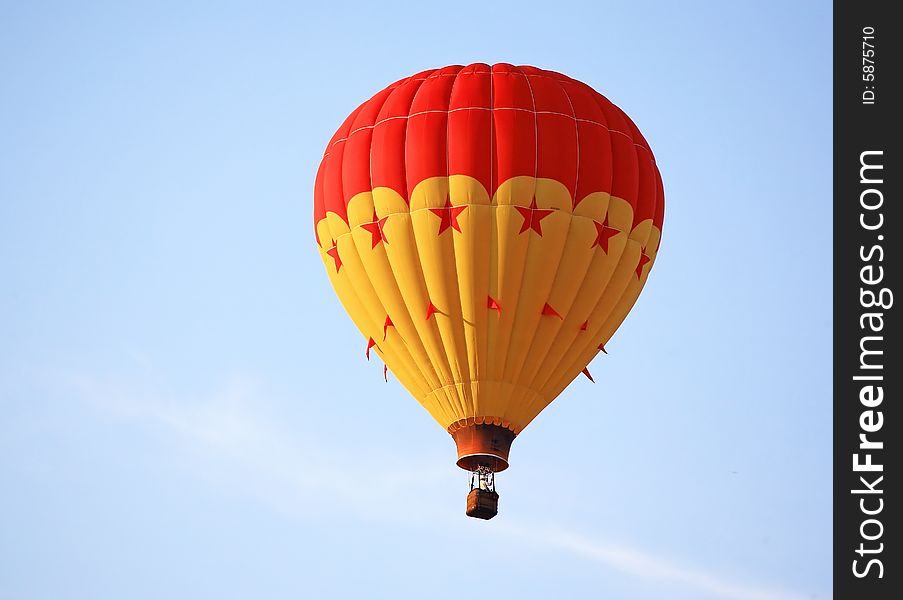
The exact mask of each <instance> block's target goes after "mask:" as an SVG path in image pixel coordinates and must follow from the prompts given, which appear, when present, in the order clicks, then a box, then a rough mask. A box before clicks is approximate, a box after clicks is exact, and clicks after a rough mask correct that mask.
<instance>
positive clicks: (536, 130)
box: [499, 67, 539, 420]
mask: <svg viewBox="0 0 903 600" xmlns="http://www.w3.org/2000/svg"><path fill="white" fill-rule="evenodd" d="M514 69H515V70H516V71H517V73H519V74H520V75H521V76H522V77H523V78H524V81H525V82H526V84H527V89H529V90H530V101H531V103H532V104H533V191H532V193H531V194H530V197H531V199H533V198H536V178H537V176H538V175H539V119H538V118H537V116H536V95H535V94H534V93H533V86H532V84H531V83H530V77H529V75H527V73H526V72H524V71H523V70H522V69H521V67H514ZM531 205H532V200H531ZM527 236H528V237H527V249H526V251H525V254H524V256H529V255H530V246H531V245H532V244H533V232H532V231H528V232H527ZM523 271H524V270H523V269H521V273H520V278H519V281H518V291H517V304H516V305H515V306H514V315H513V316H512V321H511V328H510V329H511V330H510V332H509V334H508V339H507V340H506V345H505V348H504V355H505V360H504V361H503V362H502V369H501V371H500V373H499V376H500V377H502V378H504V376H505V372H506V371H507V370H508V361H509V359H510V355H511V353H510V348H511V338H512V336H513V334H514V324H515V323H516V321H517V315H518V313H519V312H520V303H521V299H522V298H523V291H524V289H523V287H524V272H523ZM509 303H510V302H509ZM512 395H513V391H511V392H510V393H508V395H507V397H506V398H505V401H504V404H503V405H501V406H503V407H504V408H503V410H502V411H501V413H502V414H501V416H502V417H504V418H507V419H509V420H510V419H511V412H510V410H511V402H512Z"/></svg>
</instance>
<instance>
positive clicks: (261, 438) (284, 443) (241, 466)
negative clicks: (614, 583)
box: [76, 378, 807, 600]
mask: <svg viewBox="0 0 903 600" xmlns="http://www.w3.org/2000/svg"><path fill="white" fill-rule="evenodd" d="M76 385H77V388H78V390H79V392H80V394H81V395H82V397H83V398H84V399H85V400H87V401H89V402H90V403H91V404H92V405H94V406H95V407H97V408H100V409H102V410H103V411H104V412H105V413H106V414H108V415H112V416H114V417H117V418H121V419H125V420H129V421H137V422H140V423H141V424H142V425H144V426H147V427H151V428H155V429H160V428H163V429H164V430H166V431H167V432H169V433H173V434H176V435H177V436H178V437H179V439H180V440H181V441H182V443H184V444H187V445H188V446H189V449H190V450H191V451H192V452H194V453H200V454H201V455H203V456H204V457H205V458H206V459H207V460H213V461H218V462H220V463H222V466H224V467H226V468H227V469H228V471H229V472H230V473H232V475H233V477H236V478H239V479H242V481H241V486H240V487H241V489H242V490H243V493H254V494H256V495H258V496H259V498H260V499H261V500H262V501H265V502H266V503H267V504H269V505H270V506H271V507H272V508H274V509H276V510H279V511H280V512H283V513H286V514H289V515H291V516H293V517H296V518H306V515H307V514H308V511H307V510H306V509H307V508H308V507H309V502H310V501H311V500H313V499H314V498H315V497H316V496H315V494H314V492H315V491H316V492H320V493H321V494H322V493H323V492H326V493H328V494H329V496H330V497H331V498H333V499H334V500H335V501H336V502H337V503H338V504H339V505H340V506H339V507H338V508H339V509H341V510H344V511H347V510H352V511H354V512H355V514H357V515H358V516H359V517H362V518H373V519H387V518H392V517H391V516H387V515H392V514H394V512H395V511H394V510H392V509H394V507H396V506H397V505H398V504H399V503H403V502H404V501H405V500H406V498H403V497H402V494H403V493H405V492H404V490H406V489H407V488H406V485H405V484H406V483H407V482H408V481H410V480H412V479H414V478H415V477H419V478H421V479H422V477H423V474H424V473H429V472H431V471H432V472H435V470H431V469H430V468H429V465H419V464H416V463H414V464H412V461H411V458H410V457H406V458H405V460H404V461H399V464H406V465H407V468H406V470H404V471H397V470H396V471H394V472H393V473H392V474H390V475H388V476H387V475H386V473H385V472H384V471H383V470H381V469H380V468H378V466H377V465H376V464H369V463H368V461H367V458H366V457H364V458H363V459H362V458H361V457H359V456H353V457H352V456H344V457H343V456H335V455H330V456H328V457H325V456H322V455H321V454H320V453H319V452H318V451H316V450H315V449H314V448H313V447H306V446H305V445H304V443H303V439H304V436H303V435H301V436H299V435H298V434H297V433H296V432H292V433H289V432H286V431H283V430H282V429H281V428H280V427H279V426H278V425H277V424H276V423H274V422H272V421H269V420H266V419H264V418H262V417H261V415H260V413H259V411H256V410H254V408H253V407H254V403H253V402H252V400H253V399H254V398H253V397H254V395H255V391H254V386H253V385H251V384H249V383H248V382H247V381H244V380H241V379H235V380H233V381H232V382H230V383H228V384H227V385H225V386H223V387H222V388H221V389H220V390H219V391H218V392H216V393H214V394H211V395H210V396H209V397H205V398H200V399H197V398H196V399H194V400H192V401H186V399H184V398H168V397H165V396H162V395H160V394H155V393H144V392H142V391H141V388H140V386H139V387H137V388H136V387H135V386H124V385H117V384H115V383H111V382H105V381H102V380H99V379H93V378H80V379H79V380H78V381H77V383H76ZM415 460H416V459H415ZM375 474H378V476H377V475H375ZM439 476H441V475H439ZM248 479H250V481H251V482H252V485H248ZM250 490H253V491H250ZM406 507H407V508H406V513H405V519H406V520H419V521H425V520H428V521H430V522H431V523H433V524H435V523H449V524H451V522H452V521H451V520H450V518H449V517H448V516H447V515H443V514H439V513H437V512H436V511H434V510H430V509H429V507H428V505H427V503H422V504H420V505H419V506H410V504H407V505H406ZM319 508H320V509H322V507H319ZM415 509H416V510H417V511H418V512H416V513H412V512H410V511H411V510H415ZM494 531H495V532H497V533H499V534H503V535H506V536H509V537H510V538H512V539H516V540H520V541H523V542H526V543H531V544H536V545H537V546H541V547H543V548H546V549H548V548H558V549H559V550H561V551H564V552H567V553H570V554H572V555H574V556H577V557H582V558H584V559H587V560H591V561H595V562H597V563H599V564H601V565H603V566H605V567H607V568H610V569H613V570H616V571H619V572H621V573H624V574H627V575H630V576H634V577H637V578H641V579H643V580H645V581H649V580H657V581H660V582H662V583H663V584H666V585H670V586H679V587H681V588H683V589H684V590H685V591H687V592H692V593H699V594H700V595H705V596H706V597H713V598H724V599H726V600H802V599H804V598H806V597H807V596H806V595H802V594H799V593H795V592H792V591H788V590H782V589H779V588H776V587H768V586H760V585H755V584H749V583H746V582H740V581H735V580H733V579H732V578H730V577H726V576H723V575H719V574H717V573H712V572H709V571H707V570H705V569H704V568H699V567H693V566H688V565H685V564H681V563H680V562H679V561H676V560H673V559H671V558H668V557H663V556H657V555H655V554H654V553H650V552H648V551H645V550H639V549H636V548H630V547H628V546H625V545H623V544H620V543H613V542H609V541H605V540H600V539H589V538H587V537H584V536H582V535H578V534H575V533H573V532H569V531H565V530H562V529H554V528H543V527H534V526H528V525H523V524H518V523H515V522H511V520H510V519H509V520H507V521H503V522H501V523H495V524H494Z"/></svg>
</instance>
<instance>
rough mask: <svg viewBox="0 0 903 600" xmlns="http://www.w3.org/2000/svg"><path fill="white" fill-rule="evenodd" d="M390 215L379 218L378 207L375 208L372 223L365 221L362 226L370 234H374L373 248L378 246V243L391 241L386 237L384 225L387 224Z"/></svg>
mask: <svg viewBox="0 0 903 600" xmlns="http://www.w3.org/2000/svg"><path fill="white" fill-rule="evenodd" d="M388 218H389V217H383V218H382V219H379V218H377V216H376V209H375V208H374V209H373V221H371V222H370V223H364V224H363V225H361V227H362V228H363V229H364V230H366V231H369V232H370V235H372V236H373V246H372V248H376V245H377V244H378V243H380V242H385V243H387V244H388V243H389V240H387V239H386V232H385V231H384V229H383V228H384V227H385V225H386V219H388Z"/></svg>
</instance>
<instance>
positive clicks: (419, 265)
mask: <svg viewBox="0 0 903 600" xmlns="http://www.w3.org/2000/svg"><path fill="white" fill-rule="evenodd" d="M425 81H426V78H423V79H422V80H420V82H419V84H418V85H417V88H416V89H415V90H414V93H413V94H412V95H411V100H410V104H409V105H408V109H407V112H408V116H410V111H411V106H413V105H414V100H415V99H416V98H417V94H418V93H419V92H420V90H421V89H423V84H424V82H425ZM409 124H410V119H407V120H405V126H404V138H403V139H402V150H403V152H404V160H403V161H402V165H403V167H402V169H403V172H404V184H403V185H404V198H405V199H406V203H407V205H408V210H409V211H410V208H411V193H410V192H411V191H413V190H411V189H409V187H410V186H409V185H408V161H407V153H408V126H409ZM408 214H409V215H410V212H409V213H408ZM406 223H407V226H408V227H409V228H410V236H411V239H412V240H413V242H414V244H413V245H414V252H415V254H416V257H415V259H414V260H412V266H414V267H416V275H417V276H418V277H417V278H418V280H419V284H420V287H421V292H422V293H423V295H424V296H425V297H426V298H429V288H428V287H427V285H426V278H425V276H424V274H423V262H422V259H421V257H420V249H419V248H418V246H417V237H416V234H415V233H414V223H413V219H412V218H408V219H407V220H406ZM386 258H387V260H388V261H389V268H390V269H391V270H392V272H393V273H394V272H395V269H394V268H393V265H392V260H391V259H390V258H389V252H388V251H387V252H386ZM399 291H400V290H399ZM402 302H403V303H404V305H405V307H406V309H407V311H408V316H409V317H410V318H411V321H412V323H413V324H414V327H415V329H416V330H417V331H418V332H419V334H420V335H421V336H423V335H424V334H425V333H429V334H430V337H431V338H432V341H433V342H434V343H435V342H436V341H437V340H438V342H439V346H440V347H441V350H442V351H441V352H438V351H439V350H440V348H438V347H437V348H435V349H434V350H435V351H434V352H432V353H431V352H429V350H427V354H428V355H429V354H433V355H434V356H433V358H432V359H431V360H432V361H433V362H434V364H433V367H434V368H438V369H440V370H441V369H442V367H445V371H444V375H446V376H447V378H448V382H446V381H444V379H445V377H441V376H440V377H439V381H440V382H441V383H443V384H445V383H449V382H454V375H453V369H452V368H451V360H450V359H449V357H448V354H447V353H446V352H445V344H444V343H443V341H442V335H441V333H440V332H439V330H438V327H436V331H435V336H433V335H432V333H433V331H432V327H433V325H435V323H427V325H426V328H424V327H418V326H417V323H418V321H417V317H416V314H415V312H414V311H413V310H412V307H411V306H410V305H409V304H408V301H407V298H405V295H404V294H402ZM421 308H423V307H421ZM421 325H422V324H421ZM437 398H438V394H437ZM448 400H449V402H451V399H450V398H448ZM459 403H460V399H459ZM462 408H463V407H462ZM452 412H453V413H454V412H455V411H454V410H453V411H452Z"/></svg>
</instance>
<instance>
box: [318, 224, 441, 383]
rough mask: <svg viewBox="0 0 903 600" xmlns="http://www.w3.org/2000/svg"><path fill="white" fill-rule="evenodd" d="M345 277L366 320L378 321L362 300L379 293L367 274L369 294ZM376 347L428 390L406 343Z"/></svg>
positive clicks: (356, 251) (359, 284)
mask: <svg viewBox="0 0 903 600" xmlns="http://www.w3.org/2000/svg"><path fill="white" fill-rule="evenodd" d="M352 235H353V234H352V233H351V232H348V233H343V234H342V235H340V236H339V237H340V238H341V237H345V236H352ZM350 241H351V243H350V244H349V246H350V247H351V248H352V249H353V253H354V257H355V259H356V261H357V262H358V263H360V264H361V270H362V271H363V272H364V273H365V274H366V268H365V267H364V266H363V261H362V260H361V257H360V254H359V252H358V250H357V246H356V245H355V244H354V240H353V238H352V240H350ZM336 243H338V239H336ZM349 259H350V257H349V256H348V255H347V254H346V256H345V267H346V268H349V266H350V265H351V264H352V261H351V260H349ZM327 268H328V267H327ZM346 277H347V281H348V286H349V288H350V289H349V292H350V293H351V294H352V295H353V296H354V298H355V299H357V301H358V302H359V303H360V305H361V306H362V307H363V309H364V311H365V312H366V314H367V318H368V320H369V321H375V322H378V321H379V318H380V317H378V316H377V315H378V310H377V311H376V313H374V312H373V311H372V310H370V309H368V306H369V304H370V303H369V302H365V301H364V300H363V298H364V297H365V296H373V297H376V298H377V301H379V295H378V294H377V293H376V290H375V289H373V285H372V282H371V281H370V278H369V276H368V277H365V278H364V279H365V280H366V282H367V283H368V284H370V288H371V290H370V291H371V293H370V294H366V293H365V292H366V290H364V293H362V292H361V285H362V283H361V282H360V281H359V280H358V279H357V278H353V277H348V276H347V275H346ZM333 288H335V285H333ZM336 295H337V296H338V295H339V294H338V290H337V289H336ZM339 300H340V301H342V297H341V296H339ZM379 305H380V308H383V310H385V308H384V307H383V306H382V302H379ZM352 321H354V319H352ZM355 325H357V323H356V322H355ZM368 335H369V334H368ZM377 349H378V350H379V351H380V352H382V353H383V354H385V355H387V356H390V357H393V356H394V357H397V358H398V360H399V362H400V363H401V364H400V366H402V367H404V368H405V370H406V373H405V375H406V376H407V373H411V375H412V379H414V380H415V381H417V382H418V383H419V384H420V387H421V388H422V389H424V390H428V389H429V388H430V383H429V381H428V380H427V379H426V378H425V377H424V376H423V373H422V372H421V370H420V369H419V367H418V366H417V360H416V359H415V358H414V357H413V356H412V355H411V354H410V351H409V349H408V347H407V345H406V344H401V345H399V346H398V347H397V348H390V347H389V346H388V345H383V346H382V347H377ZM383 361H384V362H385V358H383ZM393 362H394V361H393ZM396 376H398V375H397V374H396ZM399 379H401V377H399Z"/></svg>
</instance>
